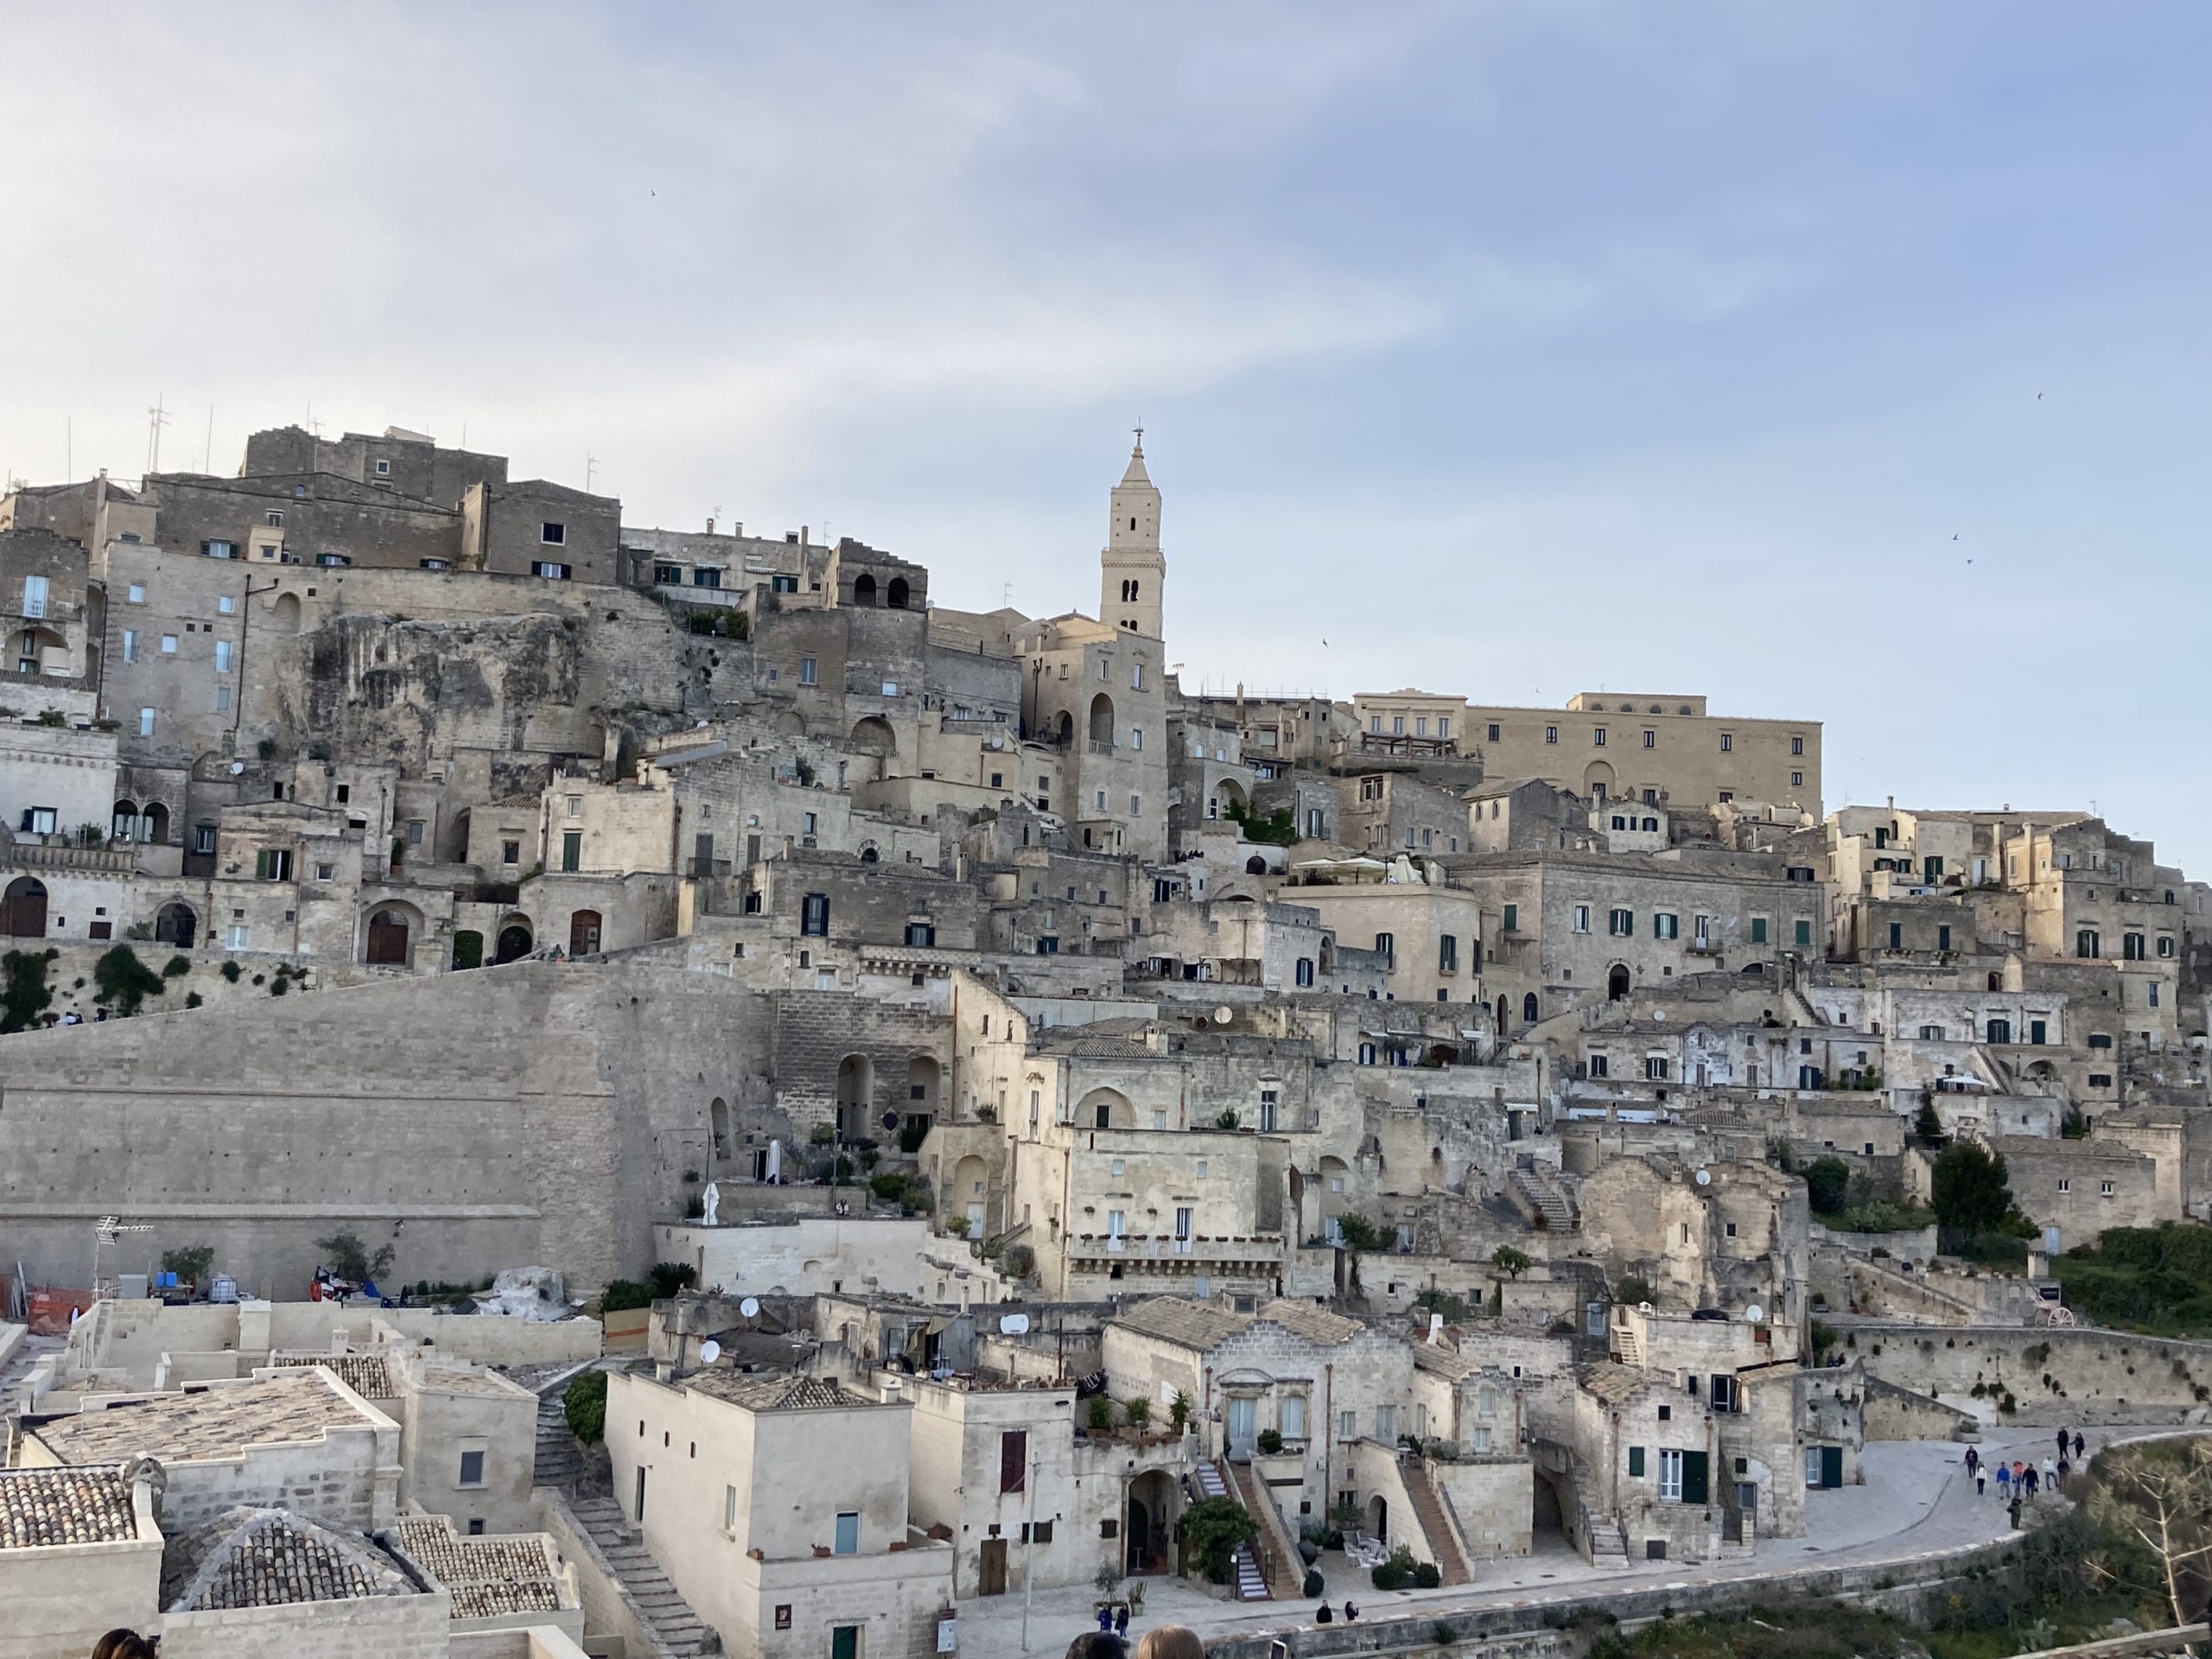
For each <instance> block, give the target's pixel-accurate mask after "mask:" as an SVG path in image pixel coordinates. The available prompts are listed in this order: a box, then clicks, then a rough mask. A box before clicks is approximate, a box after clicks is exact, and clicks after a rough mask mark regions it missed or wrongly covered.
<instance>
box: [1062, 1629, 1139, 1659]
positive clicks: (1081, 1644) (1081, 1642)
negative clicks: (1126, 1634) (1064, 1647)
mask: <svg viewBox="0 0 2212 1659" xmlns="http://www.w3.org/2000/svg"><path fill="white" fill-rule="evenodd" d="M1128 1651H1129V1644H1128V1643H1127V1642H1125V1641H1124V1640H1122V1637H1118V1636H1116V1635H1115V1634H1114V1632H1113V1631H1111V1630H1085V1631H1084V1633H1083V1634H1082V1635H1081V1636H1078V1637H1076V1639H1075V1640H1074V1641H1072V1642H1071V1643H1068V1651H1067V1659H1128Z"/></svg>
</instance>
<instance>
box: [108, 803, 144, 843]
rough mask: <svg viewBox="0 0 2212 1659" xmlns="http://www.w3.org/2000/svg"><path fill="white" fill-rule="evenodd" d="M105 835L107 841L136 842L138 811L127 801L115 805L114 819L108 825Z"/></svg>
mask: <svg viewBox="0 0 2212 1659" xmlns="http://www.w3.org/2000/svg"><path fill="white" fill-rule="evenodd" d="M107 833H108V839H109V840H111V841H136V840H137V839H138V809H137V807H136V806H135V805H133V804H131V803H130V802H129V801H118V802H117V803H116V804H115V817H114V819H113V820H112V821H111V823H110V824H109V825H108V832H107Z"/></svg>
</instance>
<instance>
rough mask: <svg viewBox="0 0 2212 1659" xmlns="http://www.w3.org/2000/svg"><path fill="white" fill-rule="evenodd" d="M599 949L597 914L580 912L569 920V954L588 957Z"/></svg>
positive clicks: (586, 911) (592, 911) (595, 912)
mask: <svg viewBox="0 0 2212 1659" xmlns="http://www.w3.org/2000/svg"><path fill="white" fill-rule="evenodd" d="M598 949H599V912H597V911H595V910H580V911H578V912H575V914H574V915H572V916H570V917H569V955H570V956H572V957H588V956H590V955H591V954H592V953H593V952H594V951H595V950H598Z"/></svg>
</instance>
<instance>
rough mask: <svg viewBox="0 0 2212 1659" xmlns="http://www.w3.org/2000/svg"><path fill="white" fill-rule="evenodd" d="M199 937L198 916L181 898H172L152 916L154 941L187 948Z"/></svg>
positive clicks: (196, 941) (190, 947)
mask: <svg viewBox="0 0 2212 1659" xmlns="http://www.w3.org/2000/svg"><path fill="white" fill-rule="evenodd" d="M199 938H200V918H199V917H198V916H197V915H195V914H194V912H193V908H192V906H190V905H188V904H186V903H185V902H184V900H183V899H170V900H169V901H168V903H167V904H166V905H163V906H162V910H161V914H159V915H158V916H156V917H155V918H154V942H155V943H156V944H174V945H176V946H178V947H180V948H181V949H183V950H190V949H192V947H193V945H194V944H196V943H198V941H199Z"/></svg>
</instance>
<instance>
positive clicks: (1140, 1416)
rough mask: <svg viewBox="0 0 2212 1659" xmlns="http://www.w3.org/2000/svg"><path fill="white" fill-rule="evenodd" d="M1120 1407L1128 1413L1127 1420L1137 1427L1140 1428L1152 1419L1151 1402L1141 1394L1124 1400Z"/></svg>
mask: <svg viewBox="0 0 2212 1659" xmlns="http://www.w3.org/2000/svg"><path fill="white" fill-rule="evenodd" d="M1122 1410H1123V1411H1124V1412H1126V1413H1127V1414H1128V1419H1129V1421H1130V1422H1131V1423H1132V1424H1134V1425H1135V1427H1138V1428H1142V1427H1144V1426H1145V1425H1146V1424H1147V1423H1149V1422H1150V1421H1152V1402H1151V1401H1149V1400H1147V1398H1145V1396H1144V1395H1141V1394H1140V1395H1136V1396H1135V1397H1134V1398H1133V1399H1130V1400H1128V1401H1125V1402H1123V1403H1122Z"/></svg>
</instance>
